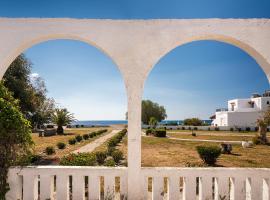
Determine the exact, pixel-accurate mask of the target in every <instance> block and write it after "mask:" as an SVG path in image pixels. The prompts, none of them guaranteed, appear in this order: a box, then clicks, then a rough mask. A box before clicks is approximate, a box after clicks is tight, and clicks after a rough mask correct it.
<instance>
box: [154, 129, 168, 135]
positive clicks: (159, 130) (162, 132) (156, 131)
mask: <svg viewBox="0 0 270 200" xmlns="http://www.w3.org/2000/svg"><path fill="white" fill-rule="evenodd" d="M154 136H155V137H166V130H164V129H156V130H155V131H154Z"/></svg>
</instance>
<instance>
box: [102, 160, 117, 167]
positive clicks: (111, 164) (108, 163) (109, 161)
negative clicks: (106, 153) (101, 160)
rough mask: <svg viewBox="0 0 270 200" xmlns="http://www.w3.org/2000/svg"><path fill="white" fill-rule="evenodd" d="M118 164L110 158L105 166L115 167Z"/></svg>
mask: <svg viewBox="0 0 270 200" xmlns="http://www.w3.org/2000/svg"><path fill="white" fill-rule="evenodd" d="M115 165H116V164H115V161H114V160H113V158H108V159H107V160H106V162H105V166H107V167H114V166H115Z"/></svg>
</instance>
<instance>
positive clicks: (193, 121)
mask: <svg viewBox="0 0 270 200" xmlns="http://www.w3.org/2000/svg"><path fill="white" fill-rule="evenodd" d="M184 125H186V126H202V125H203V121H202V120H200V119H199V118H187V119H185V120H184Z"/></svg>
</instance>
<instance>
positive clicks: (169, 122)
mask: <svg viewBox="0 0 270 200" xmlns="http://www.w3.org/2000/svg"><path fill="white" fill-rule="evenodd" d="M202 121H203V122H204V123H206V124H211V122H212V120H208V119H206V120H202ZM183 122H184V120H163V121H161V122H160V123H159V124H161V125H182V124H183ZM116 124H127V120H85V121H75V122H73V123H72V125H84V126H110V125H116Z"/></svg>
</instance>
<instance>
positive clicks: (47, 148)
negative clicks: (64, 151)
mask: <svg viewBox="0 0 270 200" xmlns="http://www.w3.org/2000/svg"><path fill="white" fill-rule="evenodd" d="M45 152H46V154H47V155H52V154H55V149H54V147H53V146H48V147H46V149H45Z"/></svg>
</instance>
